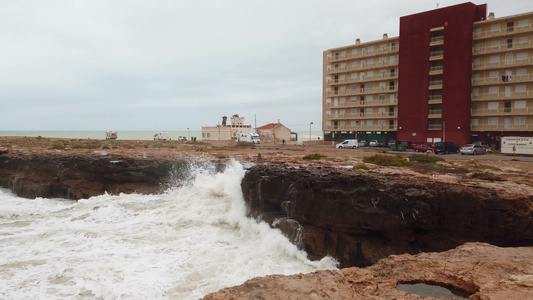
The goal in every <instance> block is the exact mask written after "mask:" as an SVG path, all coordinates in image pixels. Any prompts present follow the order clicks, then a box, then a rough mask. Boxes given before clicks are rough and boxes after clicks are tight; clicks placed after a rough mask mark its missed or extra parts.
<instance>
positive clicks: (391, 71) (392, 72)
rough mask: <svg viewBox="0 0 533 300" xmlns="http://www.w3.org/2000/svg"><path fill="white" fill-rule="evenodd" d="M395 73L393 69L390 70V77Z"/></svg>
mask: <svg viewBox="0 0 533 300" xmlns="http://www.w3.org/2000/svg"><path fill="white" fill-rule="evenodd" d="M395 73H396V70H395V69H390V77H394V76H395Z"/></svg>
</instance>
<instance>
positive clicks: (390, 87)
mask: <svg viewBox="0 0 533 300" xmlns="http://www.w3.org/2000/svg"><path fill="white" fill-rule="evenodd" d="M389 90H391V91H394V81H391V82H389Z"/></svg>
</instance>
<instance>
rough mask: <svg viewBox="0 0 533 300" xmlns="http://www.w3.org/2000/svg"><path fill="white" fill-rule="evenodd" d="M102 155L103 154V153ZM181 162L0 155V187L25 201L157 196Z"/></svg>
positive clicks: (184, 166)
mask: <svg viewBox="0 0 533 300" xmlns="http://www.w3.org/2000/svg"><path fill="white" fill-rule="evenodd" d="M104 154H105V153H104ZM187 165H188V163H187V162H185V161H170V160H164V159H143V158H128V157H121V156H107V155H101V154H98V155H94V154H93V155H81V154H77V155H59V154H58V155H8V154H7V153H4V154H3V155H0V187H3V188H9V189H11V190H13V192H15V193H16V194H17V195H18V196H20V197H26V198H35V197H43V198H65V199H75V200H77V199H82V198H89V197H91V196H97V195H101V194H103V193H105V192H107V193H110V194H118V193H133V192H138V193H145V194H148V193H158V192H161V191H163V190H165V189H166V188H168V186H169V184H170V181H171V179H172V178H173V176H174V179H176V178H179V177H180V176H184V174H183V172H182V171H183V170H186V169H187Z"/></svg>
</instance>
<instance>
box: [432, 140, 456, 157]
mask: <svg viewBox="0 0 533 300" xmlns="http://www.w3.org/2000/svg"><path fill="white" fill-rule="evenodd" d="M433 148H434V150H433V152H435V154H439V153H443V154H448V153H459V149H460V148H461V147H459V146H457V145H456V144H454V143H452V142H436V143H435V144H433Z"/></svg>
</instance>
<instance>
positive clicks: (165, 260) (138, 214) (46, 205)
mask: <svg viewBox="0 0 533 300" xmlns="http://www.w3.org/2000/svg"><path fill="white" fill-rule="evenodd" d="M190 170H191V173H190V176H189V177H188V179H187V180H182V181H180V182H179V184H176V186H175V187H173V188H171V189H169V190H167V191H166V192H165V193H164V194H161V195H139V194H128V195H126V194H121V195H115V196H111V195H107V194H104V195H101V196H98V197H92V198H90V199H85V200H80V201H77V202H76V201H68V200H62V199H41V198H37V199H34V200H28V199H22V198H18V197H16V196H15V195H13V194H12V193H11V192H9V191H7V190H0V298H4V299H20V298H77V297H79V298H83V297H88V298H95V297H103V298H136V299H139V298H142V299H148V298H150V299H155V298H159V299H165V298H168V299H198V298H200V297H202V296H204V295H205V294H207V293H210V292H214V291H217V290H219V289H221V288H224V287H227V286H233V285H237V284H241V283H243V282H244V281H245V280H247V279H250V278H253V277H256V276H265V275H269V274H295V273H306V272H312V271H314V270H317V269H328V268H335V261H334V260H332V259H330V258H326V259H323V260H321V261H310V260H308V259H307V256H306V254H305V253H304V252H302V251H300V250H298V248H297V247H296V246H294V245H292V244H291V243H290V242H289V241H288V240H287V239H286V238H285V237H284V236H283V235H282V234H281V233H280V231H279V230H275V229H271V228H270V227H269V226H268V225H267V224H265V223H263V222H258V221H256V220H253V219H249V218H246V216H245V211H246V208H245V204H244V201H243V197H242V193H241V188H240V183H241V180H242V178H243V176H244V172H245V171H244V170H243V168H242V166H241V165H240V164H238V163H236V162H233V163H231V164H229V165H228V166H227V167H226V169H225V170H224V171H223V172H217V170H216V168H214V167H213V166H207V167H198V165H196V166H194V167H191V168H190Z"/></svg>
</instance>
